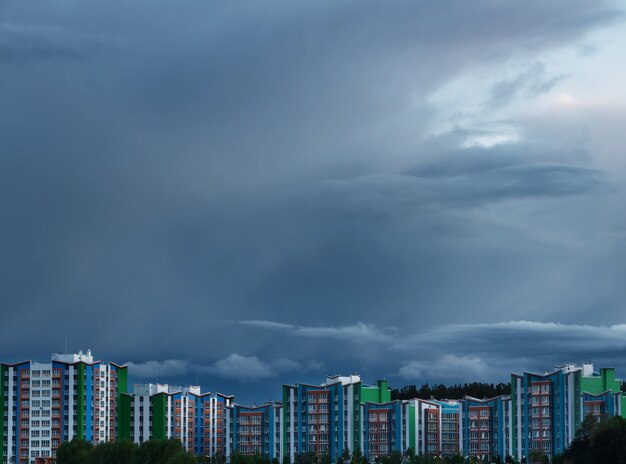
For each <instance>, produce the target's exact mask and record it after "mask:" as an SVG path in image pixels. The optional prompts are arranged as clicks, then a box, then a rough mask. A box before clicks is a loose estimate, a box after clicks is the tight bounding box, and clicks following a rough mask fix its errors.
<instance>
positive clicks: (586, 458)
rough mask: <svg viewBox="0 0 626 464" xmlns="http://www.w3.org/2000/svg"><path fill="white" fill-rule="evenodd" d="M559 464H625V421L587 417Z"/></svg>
mask: <svg viewBox="0 0 626 464" xmlns="http://www.w3.org/2000/svg"><path fill="white" fill-rule="evenodd" d="M559 460H560V461H559V462H561V463H565V464H606V463H610V464H626V419H623V418H621V417H611V418H605V419H603V420H602V421H601V422H599V423H598V422H597V421H596V420H595V419H593V418H590V417H587V418H585V420H584V421H583V424H582V426H581V428H580V430H579V431H578V433H577V434H576V438H575V439H574V441H572V443H571V444H570V446H569V448H568V449H567V450H566V451H565V453H564V454H563V456H562V457H560V458H559Z"/></svg>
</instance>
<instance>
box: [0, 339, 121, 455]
mask: <svg viewBox="0 0 626 464" xmlns="http://www.w3.org/2000/svg"><path fill="white" fill-rule="evenodd" d="M0 379H1V382H0V417H4V427H2V428H0V438H1V439H2V440H1V442H2V448H1V450H2V455H1V456H0V457H1V458H2V462H4V463H7V464H10V463H19V464H30V463H34V462H35V460H40V459H43V460H44V462H45V461H50V460H52V459H54V457H55V456H56V450H57V448H58V447H59V446H60V445H61V443H63V442H66V441H70V440H72V439H73V438H76V437H77V438H83V439H85V440H87V441H90V442H91V443H93V444H98V443H104V442H107V441H113V440H115V439H116V438H117V436H118V434H119V428H118V424H119V420H120V417H119V415H118V413H119V408H118V404H119V400H120V394H121V392H124V391H126V388H127V369H126V366H120V365H118V364H114V363H109V364H105V363H102V362H100V361H94V360H93V356H92V354H91V351H90V350H87V352H86V353H83V352H82V351H79V352H78V353H76V354H53V355H52V359H51V361H50V362H49V363H39V362H35V361H26V362H22V363H17V364H0Z"/></svg>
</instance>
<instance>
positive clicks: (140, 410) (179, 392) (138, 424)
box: [121, 384, 233, 456]
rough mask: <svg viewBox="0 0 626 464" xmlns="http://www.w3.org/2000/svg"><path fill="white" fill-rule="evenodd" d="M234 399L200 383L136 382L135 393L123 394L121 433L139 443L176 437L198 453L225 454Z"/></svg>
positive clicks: (200, 454) (205, 454) (201, 454)
mask: <svg viewBox="0 0 626 464" xmlns="http://www.w3.org/2000/svg"><path fill="white" fill-rule="evenodd" d="M232 401H233V397H232V396H227V395H222V394H220V393H215V394H211V393H202V392H201V389H200V387H197V386H188V387H177V386H171V385H161V384H145V385H135V386H134V391H133V393H130V394H123V395H122V399H121V408H122V411H123V413H122V416H123V419H122V422H121V430H122V436H123V437H124V438H127V439H131V440H132V441H133V442H135V443H137V444H140V443H143V442H145V441H148V440H150V439H166V438H173V439H177V440H180V441H181V442H182V444H183V446H184V447H185V449H186V450H187V451H189V452H191V453H194V454H196V455H198V456H219V455H221V456H225V455H226V444H227V443H226V436H227V434H226V408H228V407H229V406H230V405H231V403H232Z"/></svg>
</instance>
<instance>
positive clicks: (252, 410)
mask: <svg viewBox="0 0 626 464" xmlns="http://www.w3.org/2000/svg"><path fill="white" fill-rule="evenodd" d="M282 408H283V405H282V403H272V402H269V403H266V404H264V405H261V406H242V405H239V404H236V403H234V404H232V405H230V407H228V408H227V419H226V420H227V424H228V434H229V439H228V448H227V451H226V456H227V457H230V454H231V453H232V452H238V453H240V454H243V455H254V454H259V455H263V456H265V457H267V458H269V459H273V458H278V459H279V460H280V462H282V459H283V449H282V443H283V442H282V440H281V437H282V434H283V431H284V428H283V422H282V420H283V413H282Z"/></svg>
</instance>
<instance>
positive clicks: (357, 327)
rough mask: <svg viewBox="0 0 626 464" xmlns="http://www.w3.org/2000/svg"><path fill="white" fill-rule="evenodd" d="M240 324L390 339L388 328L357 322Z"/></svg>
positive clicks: (300, 332)
mask: <svg viewBox="0 0 626 464" xmlns="http://www.w3.org/2000/svg"><path fill="white" fill-rule="evenodd" d="M239 323H240V324H242V325H247V326H250V327H258V328H261V329H269V330H280V331H285V332H289V333H290V334H292V335H295V336H298V337H319V338H335V339H342V340H356V341H362V342H367V341H380V342H383V341H390V340H392V334H391V333H390V329H381V328H378V327H376V326H375V325H373V324H365V323H363V322H357V323H355V324H351V325H343V326H319V327H316V326H304V325H293V324H283V323H280V322H275V321H262V320H246V321H240V322H239Z"/></svg>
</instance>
